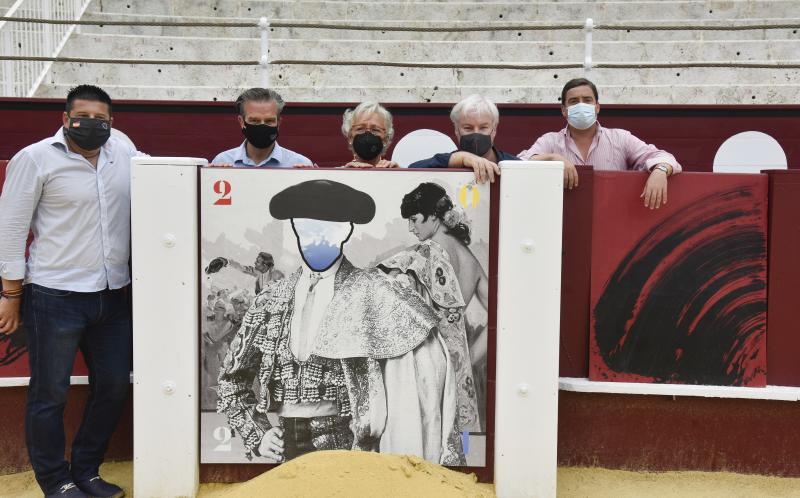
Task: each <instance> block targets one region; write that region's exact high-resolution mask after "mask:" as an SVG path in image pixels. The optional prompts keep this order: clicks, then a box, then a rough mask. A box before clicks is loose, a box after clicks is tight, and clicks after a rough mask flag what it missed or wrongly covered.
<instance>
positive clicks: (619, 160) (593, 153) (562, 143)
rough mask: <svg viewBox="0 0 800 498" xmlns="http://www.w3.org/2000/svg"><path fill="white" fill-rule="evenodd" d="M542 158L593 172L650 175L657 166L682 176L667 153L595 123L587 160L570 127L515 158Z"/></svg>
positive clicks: (541, 140)
mask: <svg viewBox="0 0 800 498" xmlns="http://www.w3.org/2000/svg"><path fill="white" fill-rule="evenodd" d="M541 154H560V155H562V156H564V157H565V158H566V159H567V161H570V162H571V163H572V164H575V165H578V166H581V165H588V166H593V167H594V169H596V170H613V171H625V170H646V171H650V170H651V169H653V166H655V165H657V164H660V163H667V164H669V165H671V166H672V173H673V174H676V173H680V172H681V165H680V164H679V163H678V161H676V160H675V156H673V155H672V154H670V153H669V152H665V151H663V150H659V149H657V148H656V147H655V146H654V145H652V144H646V143H644V142H642V141H641V140H639V139H638V138H636V137H635V136H633V135H632V134H631V132H629V131H628V130H623V129H620V128H603V127H602V126H600V123H597V132H596V133H595V135H594V139H593V140H592V145H591V146H589V154H588V155H587V157H586V159H584V158H583V157H582V156H581V153H580V152H579V151H578V146H577V145H576V144H575V141H574V140H573V139H572V136H570V134H569V127H566V128H564V129H563V130H561V131H556V132H551V133H545V134H544V135H542V136H541V137H539V139H538V140H536V143H534V144H533V145H532V146H531V148H530V149H528V150H523V151H522V152H520V153H519V154H517V156H518V157H519V158H520V159H522V160H528V159H531V157H533V156H538V155H541Z"/></svg>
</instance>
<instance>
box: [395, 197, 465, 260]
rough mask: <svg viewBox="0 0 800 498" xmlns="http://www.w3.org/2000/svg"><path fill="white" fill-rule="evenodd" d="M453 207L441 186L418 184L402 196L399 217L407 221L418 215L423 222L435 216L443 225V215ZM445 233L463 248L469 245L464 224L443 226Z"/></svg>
mask: <svg viewBox="0 0 800 498" xmlns="http://www.w3.org/2000/svg"><path fill="white" fill-rule="evenodd" d="M454 207H455V206H454V205H453V201H452V200H451V199H450V196H449V195H447V192H446V191H445V190H444V188H442V186H441V185H437V184H435V183H430V182H427V183H420V184H419V185H418V186H417V188H415V189H414V190H412V191H411V192H409V193H407V194H406V195H404V196H403V201H402V203H401V204H400V215H401V216H402V217H403V218H405V219H408V218H411V217H412V216H414V215H415V214H418V213H419V214H421V215H422V216H423V217H424V218H423V219H422V220H423V221H427V220H428V217H430V216H435V217H437V218H439V219H440V220H441V221H442V223H443V224H444V217H445V215H446V214H447V212H448V211H450V210H451V209H453V208H454ZM445 233H446V234H449V235H452V236H453V237H455V238H456V240H458V241H460V242H461V243H462V244H464V245H465V246H468V245H469V243H470V229H469V226H467V225H465V224H464V223H457V224H456V225H454V226H452V227H447V225H445Z"/></svg>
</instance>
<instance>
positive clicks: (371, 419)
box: [217, 256, 465, 465]
mask: <svg viewBox="0 0 800 498" xmlns="http://www.w3.org/2000/svg"><path fill="white" fill-rule="evenodd" d="M301 271H302V270H301V269H298V270H297V271H295V272H294V273H293V274H292V275H290V276H289V277H287V278H285V279H283V280H278V281H276V282H270V284H269V285H268V286H267V287H266V288H265V289H264V290H263V291H262V292H261V293H260V294H259V295H258V296H257V297H256V299H255V300H254V302H253V305H252V306H251V307H250V309H249V310H248V312H247V314H246V315H245V317H244V320H243V322H242V327H241V328H240V329H239V331H238V333H237V334H236V337H235V338H234V339H233V341H232V342H231V346H230V349H229V351H228V354H227V355H226V357H225V360H224V362H223V366H222V369H221V370H220V375H219V387H218V392H219V403H218V405H217V411H218V412H220V413H225V414H227V416H228V422H229V424H230V426H231V427H232V428H233V429H234V430H235V431H236V432H237V433H238V434H239V435H240V436H241V437H242V439H243V441H244V444H245V447H246V448H247V449H248V454H250V452H252V453H254V454H256V455H258V446H259V444H260V442H261V439H262V438H263V436H264V434H265V433H266V432H267V431H268V430H269V429H270V428H271V424H270V422H269V420H268V419H267V412H268V411H269V410H274V409H275V408H276V405H277V404H278V403H280V402H282V401H281V400H282V399H283V398H280V396H277V397H276V395H275V393H274V392H272V390H271V389H270V385H273V386H274V385H275V384H274V381H275V378H276V375H275V374H276V372H275V370H276V369H279V368H280V361H281V360H280V358H279V356H278V354H277V349H278V345H279V344H281V343H286V342H288V341H286V337H287V335H288V334H289V333H290V330H291V321H292V314H293V313H294V311H295V309H294V289H295V286H296V283H297V280H298V278H299V276H300V275H301ZM438 322H439V317H438V316H437V314H436V313H435V312H434V311H433V309H431V307H430V306H428V304H426V303H425V302H424V301H423V300H422V299H421V298H420V296H419V295H418V294H417V293H416V292H414V291H413V290H411V289H408V288H404V287H403V286H401V285H400V284H399V283H398V282H397V281H395V280H394V279H392V278H391V277H388V276H387V275H386V274H384V273H383V272H382V271H380V270H378V269H375V268H371V269H362V268H356V267H354V266H353V265H352V264H351V263H350V262H349V261H348V260H347V259H346V258H344V256H343V257H342V262H341V265H340V267H339V269H338V271H337V272H336V275H335V277H334V292H333V298H332V300H331V302H330V304H329V306H328V308H327V309H326V311H325V314H324V317H323V319H322V323H321V325H320V329H319V331H318V335H317V338H316V340H315V343H314V348H313V352H312V356H314V355H315V356H317V357H319V358H323V359H327V360H331V359H332V360H337V361H339V362H340V363H341V372H343V374H344V382H343V385H344V386H346V395H345V396H344V398H345V399H339V400H338V401H339V407H340V412H341V413H342V415H344V414H345V412H346V413H347V414H349V416H351V417H352V419H351V422H350V428H351V430H352V431H353V435H354V439H353V448H352V449H355V450H364V451H380V452H387V453H403V454H412V455H417V456H420V457H422V458H425V459H426V460H429V461H434V462H438V463H442V464H445V465H463V464H464V463H465V462H464V454H463V449H462V447H461V439H460V436H459V428H458V427H457V420H456V417H457V413H456V407H457V396H456V384H455V375H454V371H453V367H452V365H451V363H450V358H449V354H448V351H447V347H446V345H445V344H444V342H443V340H442V339H441V337H440V335H439V333H438V331H437V328H436V327H437V324H438ZM337 370H338V369H337ZM278 376H279V375H278ZM255 379H258V383H259V392H258V394H256V393H255V392H254V390H253V382H254V380H255ZM270 381H272V384H271V383H270ZM323 391H324V389H323ZM344 405H346V406H344Z"/></svg>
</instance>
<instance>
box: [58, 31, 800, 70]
mask: <svg viewBox="0 0 800 498" xmlns="http://www.w3.org/2000/svg"><path fill="white" fill-rule="evenodd" d="M798 45H800V44H799V43H798V42H797V41H794V40H771V41H765V40H745V41H738V42H737V43H730V42H725V41H705V42H701V41H675V42H627V41H623V42H615V41H611V42H609V41H601V42H595V43H594V46H593V59H594V60H595V61H597V62H631V61H633V62H649V61H676V62H677V61H682V62H688V61H706V60H729V61H754V60H755V61H766V60H792V58H798V56H800V54H798V50H800V46H798ZM269 47H270V48H269V51H270V59H271V60H286V59H288V60H319V61H327V60H350V61H353V60H363V61H397V62H410V61H430V60H437V59H440V58H442V57H443V56H447V55H453V54H455V55H457V56H458V57H460V58H463V59H468V60H470V61H472V62H497V61H504V62H553V63H555V62H581V61H582V60H583V57H584V43H583V42H561V41H549V42H527V41H460V42H453V41H419V40H412V41H408V40H356V41H353V42H352V43H347V44H345V43H341V42H340V41H339V40H326V39H317V40H287V39H275V38H273V39H271V40H270V44H269ZM108 54H114V58H116V59H168V60H198V61H202V60H227V61H244V60H251V61H255V60H259V58H260V57H261V54H260V42H259V39H258V38H195V37H172V36H162V37H144V36H139V35H103V34H87V33H83V34H74V35H73V37H72V39H71V40H70V43H68V44H67V45H66V47H65V48H64V50H63V51H62V53H61V56H63V57H81V58H101V59H102V58H107V57H108Z"/></svg>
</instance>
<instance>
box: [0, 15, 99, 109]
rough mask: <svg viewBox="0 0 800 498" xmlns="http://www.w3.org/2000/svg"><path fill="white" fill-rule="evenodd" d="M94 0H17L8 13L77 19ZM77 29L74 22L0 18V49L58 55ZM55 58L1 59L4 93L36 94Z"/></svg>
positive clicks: (17, 53) (16, 53)
mask: <svg viewBox="0 0 800 498" xmlns="http://www.w3.org/2000/svg"><path fill="white" fill-rule="evenodd" d="M90 2H91V0H17V1H16V2H14V4H13V5H12V6H11V7H10V8H9V9H8V12H7V13H5V16H6V17H24V18H33V19H57V20H61V21H76V20H78V19H80V18H81V16H82V15H83V13H84V11H86V7H88V6H89V3H90ZM74 30H75V25H74V24H39V23H28V22H5V21H2V22H0V52H1V53H2V54H3V55H10V56H28V57H57V56H58V54H59V53H60V52H61V49H62V48H63V47H64V44H65V43H66V42H67V40H68V39H69V37H70V35H71V34H72V32H73V31H74ZM52 64H53V63H52V62H45V61H32V60H11V61H2V63H0V85H2V94H3V95H5V96H8V97H32V96H33V93H34V92H35V91H36V88H37V87H38V86H39V84H40V83H41V82H42V80H43V79H44V78H45V76H46V75H47V72H48V71H49V69H50V66H51V65H52Z"/></svg>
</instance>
